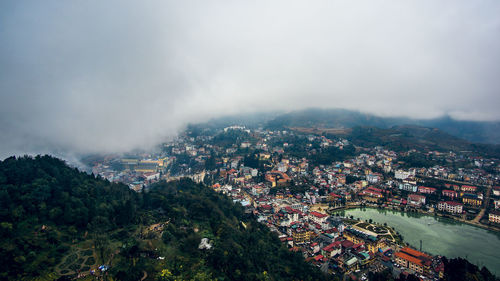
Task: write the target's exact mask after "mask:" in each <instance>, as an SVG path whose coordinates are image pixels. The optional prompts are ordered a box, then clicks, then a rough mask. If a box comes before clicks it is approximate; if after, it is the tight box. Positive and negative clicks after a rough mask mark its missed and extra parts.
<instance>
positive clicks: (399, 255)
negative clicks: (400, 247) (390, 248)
mask: <svg viewBox="0 0 500 281" xmlns="http://www.w3.org/2000/svg"><path fill="white" fill-rule="evenodd" d="M394 255H395V256H397V257H400V258H402V259H404V260H407V261H409V262H411V263H414V264H417V265H420V266H422V261H421V260H419V259H417V258H414V257H412V256H410V255H407V254H405V253H402V252H397V253H395V254H394Z"/></svg>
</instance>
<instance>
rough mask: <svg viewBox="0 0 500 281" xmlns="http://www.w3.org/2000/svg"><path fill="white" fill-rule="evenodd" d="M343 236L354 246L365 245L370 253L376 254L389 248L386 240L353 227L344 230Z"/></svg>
mask: <svg viewBox="0 0 500 281" xmlns="http://www.w3.org/2000/svg"><path fill="white" fill-rule="evenodd" d="M343 236H344V237H345V239H347V240H348V241H351V242H352V243H353V244H354V245H355V244H359V243H364V244H365V246H366V248H367V249H368V251H370V252H372V253H376V252H377V251H378V249H382V248H384V247H386V246H387V244H386V243H385V240H384V239H380V238H378V237H376V236H373V235H370V234H367V233H365V232H363V231H360V230H357V229H354V228H352V227H347V228H346V229H344V232H343Z"/></svg>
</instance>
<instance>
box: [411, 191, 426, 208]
mask: <svg viewBox="0 0 500 281" xmlns="http://www.w3.org/2000/svg"><path fill="white" fill-rule="evenodd" d="M408 205H411V206H414V207H420V206H422V205H425V196H423V195H418V194H410V195H408Z"/></svg>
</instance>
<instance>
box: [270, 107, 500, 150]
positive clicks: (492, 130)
mask: <svg viewBox="0 0 500 281" xmlns="http://www.w3.org/2000/svg"><path fill="white" fill-rule="evenodd" d="M401 125H417V126H423V127H431V128H437V129H440V130H442V131H444V132H446V133H448V134H450V135H453V136H455V137H458V138H462V139H465V140H467V141H470V142H476V143H490V144H500V122H494V121H461V120H455V119H453V118H451V117H449V116H445V117H441V118H435V119H429V120H424V119H411V118H405V117H380V116H376V115H373V114H367V113H362V112H359V111H353V110H347V109H306V110H300V111H292V112H290V113H286V114H282V115H279V116H277V117H275V118H274V119H271V120H269V121H268V122H267V124H266V127H267V128H285V127H316V128H353V127H357V126H370V127H377V128H382V129H389V128H391V127H393V126H401Z"/></svg>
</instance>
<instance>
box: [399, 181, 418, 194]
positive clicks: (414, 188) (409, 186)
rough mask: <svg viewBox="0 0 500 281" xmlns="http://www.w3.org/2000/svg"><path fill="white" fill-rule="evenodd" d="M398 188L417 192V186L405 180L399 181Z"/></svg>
mask: <svg viewBox="0 0 500 281" xmlns="http://www.w3.org/2000/svg"><path fill="white" fill-rule="evenodd" d="M399 189H401V190H406V191H410V192H417V189H418V188H417V186H416V185H413V184H411V183H408V182H405V183H400V184H399Z"/></svg>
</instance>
